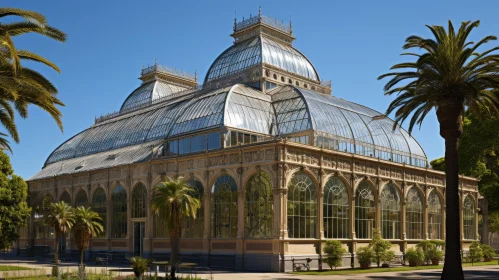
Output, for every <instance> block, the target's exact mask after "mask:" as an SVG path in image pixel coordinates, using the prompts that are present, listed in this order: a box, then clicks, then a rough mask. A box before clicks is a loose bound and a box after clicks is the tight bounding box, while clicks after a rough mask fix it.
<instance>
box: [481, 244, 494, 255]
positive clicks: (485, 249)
mask: <svg viewBox="0 0 499 280" xmlns="http://www.w3.org/2000/svg"><path fill="white" fill-rule="evenodd" d="M482 252H483V258H484V259H492V258H493V257H495V256H496V251H495V250H494V248H492V247H490V246H489V245H486V244H482Z"/></svg>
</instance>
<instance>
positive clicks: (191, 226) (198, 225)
mask: <svg viewBox="0 0 499 280" xmlns="http://www.w3.org/2000/svg"><path fill="white" fill-rule="evenodd" d="M187 184H188V185H189V186H191V187H192V189H193V190H194V191H195V192H194V194H193V195H192V196H193V197H195V198H197V199H199V201H200V202H201V207H200V208H199V209H198V210H197V212H196V219H193V218H192V217H189V218H184V226H183V228H182V237H183V238H203V232H204V231H203V230H204V226H203V225H204V208H203V194H204V191H203V185H202V184H201V182H199V181H198V180H194V179H191V180H189V181H187Z"/></svg>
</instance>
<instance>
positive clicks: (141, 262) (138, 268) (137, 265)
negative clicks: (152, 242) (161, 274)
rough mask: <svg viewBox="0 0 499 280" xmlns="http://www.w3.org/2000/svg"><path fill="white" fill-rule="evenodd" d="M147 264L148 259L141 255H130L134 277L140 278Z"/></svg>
mask: <svg viewBox="0 0 499 280" xmlns="http://www.w3.org/2000/svg"><path fill="white" fill-rule="evenodd" d="M148 264H149V260H148V259H144V258H143V257H132V258H130V266H131V267H132V269H133V273H134V274H135V277H137V278H140V277H142V275H143V274H144V272H145V271H146V270H147V265H148Z"/></svg>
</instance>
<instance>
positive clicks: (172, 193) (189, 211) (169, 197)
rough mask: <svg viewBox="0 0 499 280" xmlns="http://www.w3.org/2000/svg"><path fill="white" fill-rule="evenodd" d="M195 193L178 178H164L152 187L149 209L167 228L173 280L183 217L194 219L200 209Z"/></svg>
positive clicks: (185, 182) (184, 181) (177, 259)
mask: <svg viewBox="0 0 499 280" xmlns="http://www.w3.org/2000/svg"><path fill="white" fill-rule="evenodd" d="M195 195H196V191H195V190H194V189H193V188H191V186H189V185H188V184H187V181H186V180H185V179H184V178H182V177H179V178H177V179H172V178H166V180H165V181H164V182H161V183H159V184H158V185H156V186H155V187H154V191H153V196H152V200H151V209H152V211H153V213H154V214H156V215H159V217H161V218H164V219H165V222H166V225H167V226H168V230H169V235H170V244H171V254H170V264H171V266H172V270H171V277H172V279H175V270H176V267H175V265H176V264H177V262H178V261H179V258H178V255H179V251H180V242H179V239H180V237H181V234H182V222H183V218H184V217H192V218H194V219H195V218H196V211H197V210H198V208H199V207H201V202H200V201H199V200H198V199H197V198H196V197H195Z"/></svg>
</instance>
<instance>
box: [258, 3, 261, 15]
mask: <svg viewBox="0 0 499 280" xmlns="http://www.w3.org/2000/svg"><path fill="white" fill-rule="evenodd" d="M258 17H260V18H261V17H262V5H260V6H259V7H258Z"/></svg>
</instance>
